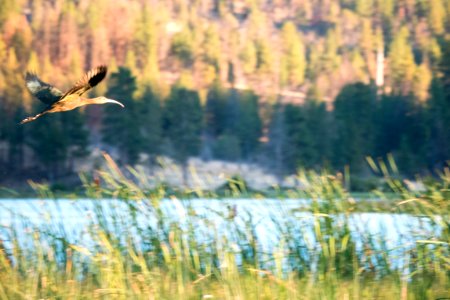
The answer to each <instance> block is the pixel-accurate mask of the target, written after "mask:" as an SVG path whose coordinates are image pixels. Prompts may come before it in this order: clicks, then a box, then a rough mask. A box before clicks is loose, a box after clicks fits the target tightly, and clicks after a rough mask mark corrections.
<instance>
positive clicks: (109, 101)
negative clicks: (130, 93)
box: [105, 99, 125, 108]
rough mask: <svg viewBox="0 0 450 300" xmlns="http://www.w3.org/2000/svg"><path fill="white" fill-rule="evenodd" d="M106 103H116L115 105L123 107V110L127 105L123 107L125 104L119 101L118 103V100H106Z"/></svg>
mask: <svg viewBox="0 0 450 300" xmlns="http://www.w3.org/2000/svg"><path fill="white" fill-rule="evenodd" d="M105 103H115V104H117V105H120V106H122V108H123V107H125V105H123V104H122V103H120V102H119V101H116V100H113V99H106V100H105Z"/></svg>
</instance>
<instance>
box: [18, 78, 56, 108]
mask: <svg viewBox="0 0 450 300" xmlns="http://www.w3.org/2000/svg"><path fill="white" fill-rule="evenodd" d="M25 82H26V85H27V88H28V89H29V90H30V92H31V94H33V96H35V97H36V98H38V99H39V100H40V101H42V102H43V103H45V104H48V105H50V104H52V103H55V102H57V101H58V100H59V99H61V96H62V95H63V93H62V92H61V91H60V90H58V89H57V88H55V87H54V86H52V85H50V84H48V83H46V82H44V81H42V80H40V79H39V77H37V75H36V74H35V73H33V72H27V73H26V74H25Z"/></svg>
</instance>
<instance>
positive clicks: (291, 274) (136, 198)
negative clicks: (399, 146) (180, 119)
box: [0, 156, 450, 299]
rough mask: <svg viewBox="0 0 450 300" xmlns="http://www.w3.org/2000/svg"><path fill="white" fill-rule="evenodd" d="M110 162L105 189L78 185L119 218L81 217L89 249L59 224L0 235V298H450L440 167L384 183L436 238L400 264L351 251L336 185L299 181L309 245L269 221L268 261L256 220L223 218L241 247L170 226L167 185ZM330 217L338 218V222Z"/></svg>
mask: <svg viewBox="0 0 450 300" xmlns="http://www.w3.org/2000/svg"><path fill="white" fill-rule="evenodd" d="M106 159H107V161H108V167H107V169H105V170H100V171H99V172H98V174H99V176H100V179H101V180H100V183H99V182H98V181H97V182H95V181H91V180H90V179H89V178H87V177H84V176H83V177H82V179H83V182H84V186H85V190H86V196H87V197H88V198H91V199H99V200H98V201H105V200H100V199H104V198H111V197H112V198H117V199H121V201H122V202H123V203H124V204H125V205H123V206H121V208H120V209H121V211H120V213H119V212H117V211H115V210H114V208H111V211H112V213H109V214H108V216H107V215H106V213H105V211H104V209H103V207H104V205H103V206H100V205H99V206H98V207H95V208H94V209H93V213H92V215H90V216H86V218H90V222H89V224H90V225H89V226H87V229H86V230H87V231H86V235H88V236H89V238H90V239H91V241H92V242H91V243H90V244H89V245H88V246H87V245H85V244H80V243H78V242H77V241H78V240H77V239H74V238H73V237H70V235H67V234H65V233H64V232H61V231H60V230H59V229H60V228H58V226H57V224H53V225H54V226H42V227H41V228H39V227H37V228H36V227H26V226H25V227H24V228H27V232H25V233H24V232H19V230H20V229H18V228H19V227H13V226H10V227H4V228H2V229H1V231H0V238H2V240H1V241H0V242H1V244H0V299H438V298H445V297H450V292H449V291H450V256H449V253H450V250H449V248H450V244H449V243H450V233H449V231H450V219H449V201H450V200H449V198H448V195H449V184H450V172H449V171H448V170H447V169H446V170H444V171H443V172H442V173H441V177H440V180H439V181H438V182H436V183H434V184H433V185H430V186H427V190H426V191H424V192H422V193H412V192H410V191H408V190H407V189H406V188H405V187H403V185H402V184H401V183H400V182H399V181H397V180H396V179H390V178H387V179H388V180H391V181H390V182H389V184H390V185H391V186H392V190H393V191H394V192H395V194H396V195H397V201H396V204H394V205H396V210H397V211H398V212H403V211H408V212H414V214H416V215H423V216H427V218H428V220H429V222H428V223H427V224H428V225H427V226H432V227H433V228H435V229H436V230H434V232H436V234H435V235H434V236H430V237H429V238H426V239H421V240H418V241H416V242H415V243H414V244H413V245H411V246H410V247H408V248H405V249H404V250H402V251H401V252H395V253H396V255H397V256H398V259H399V260H401V262H402V263H401V264H399V265H397V266H396V265H395V264H393V263H392V261H391V260H390V259H389V256H390V255H392V251H393V250H392V249H388V248H387V246H386V243H385V242H386V241H384V240H383V236H371V235H370V234H367V235H365V236H364V240H363V248H362V249H358V247H357V246H356V244H357V241H355V239H354V237H353V236H352V235H351V234H350V225H349V224H348V222H349V218H348V217H346V216H350V215H351V214H352V213H353V211H354V209H355V201H354V200H353V199H352V197H351V195H350V194H349V193H348V192H347V191H346V190H345V188H344V184H343V182H344V180H343V179H342V178H341V177H340V175H336V176H331V175H327V174H316V173H313V172H304V173H301V174H299V180H303V181H305V182H307V183H308V184H307V185H306V186H307V188H306V189H304V190H301V191H294V192H295V195H293V196H296V197H302V198H308V199H311V200H312V202H311V205H310V206H309V207H307V208H306V209H307V210H308V211H309V212H310V213H311V214H312V216H313V217H314V226H313V235H314V241H311V240H308V238H307V237H306V235H305V234H304V232H303V230H304V229H303V228H301V227H300V226H298V224H296V222H295V220H294V221H293V219H292V218H286V219H283V220H276V221H275V222H277V228H278V230H279V232H281V233H282V238H281V239H280V242H279V243H278V244H277V245H274V247H273V248H272V250H270V251H266V250H263V249H262V248H261V247H260V240H259V238H258V236H257V235H256V234H255V227H254V223H253V222H250V221H247V222H244V225H242V224H241V225H237V222H238V220H237V219H238V218H237V217H234V216H230V217H228V218H227V217H226V216H225V217H224V218H226V219H227V222H228V226H229V228H231V229H232V230H234V231H233V234H234V236H236V237H238V238H233V237H230V236H228V235H224V234H222V233H220V232H218V231H217V230H216V228H215V227H214V226H213V224H211V223H210V222H209V221H208V220H207V219H206V218H205V219H201V218H202V216H201V215H197V214H196V213H195V211H193V210H191V211H189V210H188V211H189V213H188V214H187V215H186V218H185V219H184V220H183V222H181V221H179V222H178V221H177V220H174V219H173V218H169V217H168V216H167V215H166V214H165V212H164V210H162V209H161V207H160V205H159V204H160V202H161V200H162V199H163V198H165V197H166V191H165V189H164V188H163V187H160V188H157V189H155V188H150V185H149V183H148V178H147V177H145V176H144V175H142V174H139V172H137V171H136V170H134V169H131V168H130V169H128V170H127V171H126V173H127V174H128V175H124V174H123V173H122V171H121V170H120V169H119V168H118V167H117V166H116V165H115V164H114V162H113V161H112V160H111V159H110V158H109V157H108V156H106ZM32 185H33V187H34V188H35V189H36V190H37V192H38V193H39V195H40V196H41V197H42V198H51V197H52V196H53V195H52V194H51V192H50V191H49V189H48V188H47V187H46V186H44V185H38V184H33V183H32ZM234 192H235V193H239V189H236V190H235V191H234ZM181 194H183V193H181ZM192 194H194V195H196V196H200V197H202V196H205V195H204V194H202V192H201V191H187V192H186V193H184V195H192ZM379 195H380V197H382V193H379ZM209 196H210V195H209ZM319 199H320V201H319ZM106 201H107V200H106ZM280 201H281V200H280ZM224 205H225V204H224ZM116 209H117V208H116ZM124 209H125V212H124V211H123V210H124ZM283 209H284V208H283V204H282V202H281V203H280V210H283ZM304 209H305V208H304ZM284 213H286V216H289V215H290V214H292V213H293V212H292V211H288V210H286V212H284ZM124 215H126V216H127V218H126V219H124V217H123V216H124ZM336 215H342V216H344V218H341V219H340V220H341V221H340V223H339V224H338V222H337V221H336V220H335V218H334V217H333V216H336ZM139 218H152V220H153V221H154V224H155V226H152V227H148V228H143V227H142V226H140V225H139V221H138V219H139ZM247 220H248V219H247ZM241 221H242V220H241ZM23 222H24V224H26V219H24V220H23ZM199 224H202V226H204V228H202V230H204V231H205V232H208V235H207V236H206V237H199V235H198V234H196V232H197V230H198V228H195V227H194V226H199ZM50 225H52V224H50ZM424 226H425V225H424ZM20 228H22V227H20ZM387 230H389V228H388V229H387Z"/></svg>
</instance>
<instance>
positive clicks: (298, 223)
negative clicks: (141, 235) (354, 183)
mask: <svg viewBox="0 0 450 300" xmlns="http://www.w3.org/2000/svg"><path fill="white" fill-rule="evenodd" d="M130 204H131V206H130ZM309 205H311V200H307V199H283V200H280V199H220V200H219V199H192V200H177V199H163V200H161V201H158V202H153V203H151V202H150V201H148V200H146V201H138V202H136V201H123V200H114V199H102V200H98V199H97V200H90V199H79V200H69V199H59V200H54V199H47V200H42V199H2V200H0V226H1V229H0V230H1V231H0V238H1V237H2V235H4V237H3V238H2V239H3V240H6V241H7V240H8V238H7V237H6V235H7V233H6V232H8V231H10V230H12V229H14V230H15V231H16V232H24V233H26V232H30V231H34V230H40V231H48V232H52V233H53V234H54V233H59V234H61V236H63V237H64V238H66V239H68V240H69V241H71V242H72V243H74V244H89V240H90V238H89V234H88V229H89V228H90V227H91V226H106V227H108V229H109V230H112V231H123V232H116V233H117V234H122V235H124V236H127V235H128V236H133V232H135V230H145V229H148V228H156V227H157V226H158V224H157V222H158V217H157V216H158V214H159V216H163V222H164V223H165V224H166V226H170V225H171V224H172V225H173V224H177V225H178V226H180V227H181V228H182V229H183V230H186V231H187V230H188V228H194V230H195V232H196V235H197V236H198V237H199V238H200V239H202V238H205V239H207V237H208V236H210V235H211V234H212V232H214V234H217V233H218V234H223V235H224V236H227V237H228V238H236V239H239V237H236V232H239V231H245V230H246V229H252V230H253V231H254V234H255V237H256V238H257V240H258V243H259V246H260V247H261V249H262V250H263V251H271V250H272V249H273V248H274V247H277V246H278V245H279V243H280V242H281V240H282V239H283V230H282V229H286V228H288V227H296V229H299V230H297V232H301V234H302V235H303V236H302V237H301V238H303V239H305V240H307V241H309V242H310V243H311V245H312V244H314V243H315V234H314V224H315V221H316V220H318V219H323V218H330V219H332V220H333V222H334V223H333V224H334V225H333V226H335V228H339V231H340V230H342V228H340V226H347V225H348V226H349V229H350V232H351V234H352V237H354V238H355V241H356V243H357V247H358V248H362V247H363V246H364V243H365V242H366V241H367V239H368V238H370V239H371V240H372V241H375V242H377V241H380V243H383V246H384V247H386V249H390V250H394V249H402V250H405V249H407V248H409V247H410V246H412V245H413V244H414V243H415V242H416V241H418V240H424V239H429V238H430V237H432V236H435V235H436V234H438V233H439V232H437V231H439V229H438V228H435V227H433V226H432V225H431V223H430V222H429V218H428V217H421V216H413V215H408V214H391V213H351V214H348V215H344V214H339V215H317V214H313V213H311V212H307V211H305V209H302V208H304V207H308V206H309ZM100 223H101V224H100ZM346 224H347V225H346ZM292 229H294V228H292Z"/></svg>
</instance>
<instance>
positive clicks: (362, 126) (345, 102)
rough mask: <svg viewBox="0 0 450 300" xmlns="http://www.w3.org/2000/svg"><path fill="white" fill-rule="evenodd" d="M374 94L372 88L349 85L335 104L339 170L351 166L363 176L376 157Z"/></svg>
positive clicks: (361, 85)
mask: <svg viewBox="0 0 450 300" xmlns="http://www.w3.org/2000/svg"><path fill="white" fill-rule="evenodd" d="M374 100H375V99H374V91H373V88H372V87H371V86H369V85H365V84H362V83H355V84H350V85H346V86H345V87H344V88H343V89H342V90H341V92H340V93H339V95H338V96H337V97H336V100H335V102H334V122H335V128H336V133H335V140H334V146H333V149H334V152H335V157H334V164H335V166H336V167H338V168H342V167H344V165H346V164H348V165H350V170H352V171H353V172H359V171H361V169H362V166H363V165H364V159H365V157H366V156H367V155H372V153H373V149H372V147H373V134H372V132H373V131H372V130H373V128H372V124H373V115H374V105H375V104H374V103H375V102H374Z"/></svg>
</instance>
